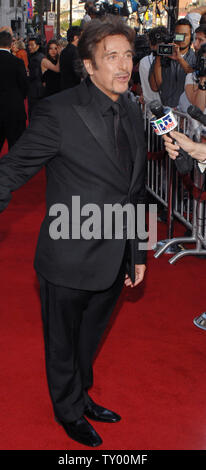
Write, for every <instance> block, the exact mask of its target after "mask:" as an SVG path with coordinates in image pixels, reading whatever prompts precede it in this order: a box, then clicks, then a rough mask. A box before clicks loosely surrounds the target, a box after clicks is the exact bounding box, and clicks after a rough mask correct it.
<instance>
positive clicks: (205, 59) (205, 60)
mask: <svg viewBox="0 0 206 470" xmlns="http://www.w3.org/2000/svg"><path fill="white" fill-rule="evenodd" d="M195 74H196V77H197V78H199V77H206V44H203V45H202V46H201V48H200V49H199V51H198V53H197V61H196V65H195Z"/></svg>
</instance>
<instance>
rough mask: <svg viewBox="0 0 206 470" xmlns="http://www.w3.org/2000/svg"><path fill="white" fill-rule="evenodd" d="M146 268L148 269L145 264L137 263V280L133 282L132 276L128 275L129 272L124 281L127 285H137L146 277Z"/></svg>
mask: <svg viewBox="0 0 206 470" xmlns="http://www.w3.org/2000/svg"><path fill="white" fill-rule="evenodd" d="M145 270H146V266H145V264H135V282H134V283H133V282H132V281H131V279H130V277H129V276H128V274H126V276H125V281H124V283H125V286H126V287H136V286H137V285H138V284H140V282H142V280H143V278H144V273H145Z"/></svg>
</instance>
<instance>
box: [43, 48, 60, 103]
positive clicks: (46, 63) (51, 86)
mask: <svg viewBox="0 0 206 470" xmlns="http://www.w3.org/2000/svg"><path fill="white" fill-rule="evenodd" d="M41 71H42V81H43V84H44V87H45V96H50V95H53V94H54V93H58V92H59V91H60V71H59V48H58V44H57V41H55V39H51V40H50V41H49V42H48V44H47V57H44V58H43V59H42V61H41Z"/></svg>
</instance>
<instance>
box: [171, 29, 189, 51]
mask: <svg viewBox="0 0 206 470" xmlns="http://www.w3.org/2000/svg"><path fill="white" fill-rule="evenodd" d="M175 34H184V35H185V39H184V41H178V42H176V44H177V45H178V46H179V48H180V50H184V49H187V48H188V47H189V45H190V40H191V28H190V27H189V26H188V25H187V24H179V25H178V26H176V28H175Z"/></svg>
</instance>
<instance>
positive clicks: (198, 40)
mask: <svg viewBox="0 0 206 470" xmlns="http://www.w3.org/2000/svg"><path fill="white" fill-rule="evenodd" d="M205 43H206V37H205V35H204V33H202V32H200V33H195V41H194V44H193V45H194V49H195V52H197V51H199V49H200V48H201V46H202V45H203V44H205Z"/></svg>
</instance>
